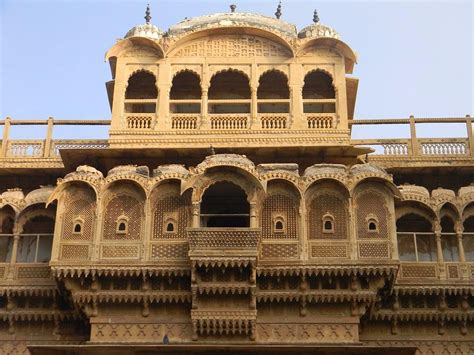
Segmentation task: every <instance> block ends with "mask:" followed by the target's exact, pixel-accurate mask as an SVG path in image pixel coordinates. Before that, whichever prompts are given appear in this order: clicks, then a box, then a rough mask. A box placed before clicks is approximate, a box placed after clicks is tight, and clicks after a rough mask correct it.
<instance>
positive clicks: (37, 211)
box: [15, 203, 56, 233]
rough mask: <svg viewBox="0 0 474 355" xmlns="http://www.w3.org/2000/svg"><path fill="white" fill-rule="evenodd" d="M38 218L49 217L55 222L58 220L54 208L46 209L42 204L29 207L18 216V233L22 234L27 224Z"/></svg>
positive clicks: (16, 226) (16, 225) (16, 224)
mask: <svg viewBox="0 0 474 355" xmlns="http://www.w3.org/2000/svg"><path fill="white" fill-rule="evenodd" d="M36 217H47V218H50V219H52V220H53V221H54V220H55V219H56V209H55V208H54V209H53V208H52V206H50V207H48V208H46V206H45V205H44V204H42V203H38V204H33V205H30V206H28V207H27V208H25V209H24V210H22V211H21V212H20V213H19V214H18V216H17V219H16V223H15V229H16V232H18V233H22V232H23V230H24V227H25V224H26V223H27V222H28V221H30V220H32V219H34V218H36Z"/></svg>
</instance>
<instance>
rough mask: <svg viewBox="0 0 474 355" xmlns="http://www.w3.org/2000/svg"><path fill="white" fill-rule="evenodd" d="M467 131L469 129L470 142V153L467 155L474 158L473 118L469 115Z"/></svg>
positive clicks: (467, 117)
mask: <svg viewBox="0 0 474 355" xmlns="http://www.w3.org/2000/svg"><path fill="white" fill-rule="evenodd" d="M466 129H467V139H468V142H469V151H468V152H466V153H467V154H470V155H472V156H474V137H473V134H472V117H471V116H469V115H466Z"/></svg>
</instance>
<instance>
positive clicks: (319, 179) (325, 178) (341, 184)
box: [303, 176, 351, 199]
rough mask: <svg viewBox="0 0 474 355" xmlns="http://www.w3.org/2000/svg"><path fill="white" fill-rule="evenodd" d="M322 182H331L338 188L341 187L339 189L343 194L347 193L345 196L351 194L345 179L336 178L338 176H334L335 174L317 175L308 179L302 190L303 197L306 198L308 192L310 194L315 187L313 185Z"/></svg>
mask: <svg viewBox="0 0 474 355" xmlns="http://www.w3.org/2000/svg"><path fill="white" fill-rule="evenodd" d="M324 183H329V184H331V183H333V184H335V185H336V186H337V187H338V188H339V189H341V191H344V194H347V197H350V196H351V190H350V189H349V187H348V186H347V183H346V181H345V180H343V179H342V178H338V177H335V176H334V177H328V176H318V177H315V178H313V179H311V180H310V181H308V183H307V185H306V187H305V189H304V190H303V194H304V196H305V198H306V199H308V197H309V194H311V192H312V190H313V189H314V188H315V186H317V185H319V184H324Z"/></svg>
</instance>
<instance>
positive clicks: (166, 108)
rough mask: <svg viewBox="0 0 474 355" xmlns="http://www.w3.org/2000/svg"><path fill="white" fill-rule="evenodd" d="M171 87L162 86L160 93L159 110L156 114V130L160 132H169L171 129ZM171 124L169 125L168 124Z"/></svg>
mask: <svg viewBox="0 0 474 355" xmlns="http://www.w3.org/2000/svg"><path fill="white" fill-rule="evenodd" d="M170 89H171V88H170V86H169V85H161V86H160V87H159V92H158V101H157V105H158V110H157V114H156V123H155V126H154V129H155V130H158V131H160V132H162V131H165V130H169V129H170V127H171V121H170ZM168 123H169V124H168Z"/></svg>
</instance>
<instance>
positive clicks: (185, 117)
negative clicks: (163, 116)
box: [171, 113, 199, 130]
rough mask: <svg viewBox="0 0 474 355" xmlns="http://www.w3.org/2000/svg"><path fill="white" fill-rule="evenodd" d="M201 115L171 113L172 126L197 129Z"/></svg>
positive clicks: (180, 128) (178, 128) (179, 128)
mask: <svg viewBox="0 0 474 355" xmlns="http://www.w3.org/2000/svg"><path fill="white" fill-rule="evenodd" d="M198 118H199V115H196V114H183V113H181V114H174V115H171V128H172V129H176V130H188V129H197V127H198Z"/></svg>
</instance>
